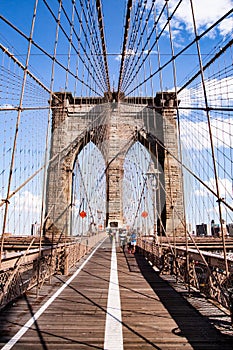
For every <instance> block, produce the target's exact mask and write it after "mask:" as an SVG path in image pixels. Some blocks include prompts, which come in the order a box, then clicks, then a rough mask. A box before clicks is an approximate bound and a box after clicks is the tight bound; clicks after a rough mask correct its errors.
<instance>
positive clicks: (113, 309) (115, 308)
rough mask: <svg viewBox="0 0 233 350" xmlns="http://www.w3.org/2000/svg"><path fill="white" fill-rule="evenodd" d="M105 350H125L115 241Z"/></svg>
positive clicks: (113, 243)
mask: <svg viewBox="0 0 233 350" xmlns="http://www.w3.org/2000/svg"><path fill="white" fill-rule="evenodd" d="M104 349H105V350H116V349H117V350H123V333H122V319H121V300H120V290H119V282H118V273H117V256H116V244H115V240H114V239H113V242H112V258H111V272H110V282H109V289H108V305H107V315H106V323H105V337H104Z"/></svg>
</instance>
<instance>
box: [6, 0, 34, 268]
mask: <svg viewBox="0 0 233 350" xmlns="http://www.w3.org/2000/svg"><path fill="white" fill-rule="evenodd" d="M37 5H38V0H35V5H34V12H33V17H32V24H31V31H30V36H29V38H28V49H27V56H26V64H25V68H24V74H23V81H22V87H21V93H20V100H19V107H18V114H17V120H16V125H15V135H14V143H13V150H12V155H11V164H10V173H9V178H8V186H7V195H6V199H5V212H4V217H3V226H2V236H1V248H0V266H1V261H2V252H3V246H4V238H5V228H6V221H7V215H8V207H9V195H10V189H11V182H12V174H13V168H14V162H15V153H16V147H17V139H18V131H19V125H20V119H21V113H22V107H23V99H24V91H25V86H26V81H27V70H28V66H29V59H30V53H31V46H32V37H33V33H34V25H35V19H36V13H37Z"/></svg>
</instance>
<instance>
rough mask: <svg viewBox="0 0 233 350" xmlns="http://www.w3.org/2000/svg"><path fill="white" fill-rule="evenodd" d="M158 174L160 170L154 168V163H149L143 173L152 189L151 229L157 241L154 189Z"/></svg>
mask: <svg viewBox="0 0 233 350" xmlns="http://www.w3.org/2000/svg"><path fill="white" fill-rule="evenodd" d="M159 174H161V172H160V171H159V170H158V169H155V168H154V164H153V163H150V165H149V169H148V172H147V173H146V174H145V175H146V177H147V179H148V180H149V185H150V187H151V189H152V193H153V196H152V206H153V217H154V227H153V231H154V240H156V241H157V217H158V211H157V207H156V205H155V203H156V200H157V194H156V191H157V190H158V188H159V180H158V176H159Z"/></svg>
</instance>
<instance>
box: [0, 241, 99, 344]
mask: <svg viewBox="0 0 233 350" xmlns="http://www.w3.org/2000/svg"><path fill="white" fill-rule="evenodd" d="M105 239H106V238H104V240H105ZM104 240H102V241H101V243H100V244H98V245H97V247H96V248H95V249H94V250H93V252H91V254H90V255H89V256H88V258H87V259H86V260H85V261H84V262H83V263H82V265H81V266H79V267H78V269H77V270H76V271H75V273H74V274H73V275H72V276H71V277H70V278H69V279H68V280H67V281H66V282H64V284H63V285H62V286H61V287H60V288H59V289H58V290H57V291H56V293H54V294H53V295H52V296H51V297H50V298H49V299H48V300H47V301H46V303H45V304H44V305H43V306H41V308H40V309H39V310H38V311H37V312H36V313H35V315H34V316H33V317H32V318H30V319H29V320H28V321H27V322H26V323H25V324H24V326H23V327H22V328H21V329H20V330H19V331H18V332H17V333H16V334H15V336H14V337H13V338H11V339H10V340H9V341H8V342H7V343H6V344H5V345H4V346H3V347H2V349H1V350H10V349H12V347H13V346H14V345H15V344H16V343H17V342H18V341H19V340H20V338H21V337H22V336H23V335H24V334H25V333H26V332H27V331H28V329H29V328H30V327H31V326H32V325H33V323H35V321H36V320H37V319H38V318H39V317H40V316H41V315H42V314H43V312H44V311H45V310H46V309H47V308H48V307H49V306H50V305H51V304H52V303H53V301H54V300H55V299H56V298H57V297H58V296H59V295H60V294H61V293H62V291H63V290H64V289H65V288H66V287H67V286H68V285H69V284H70V283H71V282H72V281H73V279H74V278H75V277H76V276H77V275H78V274H79V272H81V270H82V269H83V268H84V266H85V265H86V264H87V262H88V261H89V260H90V259H91V257H92V256H93V255H94V253H95V252H96V250H97V249H98V248H99V247H100V246H101V244H102V243H103V241H104Z"/></svg>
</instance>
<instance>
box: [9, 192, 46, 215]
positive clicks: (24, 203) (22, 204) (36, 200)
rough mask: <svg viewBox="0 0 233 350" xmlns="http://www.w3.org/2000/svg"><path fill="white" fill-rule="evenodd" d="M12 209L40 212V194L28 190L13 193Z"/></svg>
mask: <svg viewBox="0 0 233 350" xmlns="http://www.w3.org/2000/svg"><path fill="white" fill-rule="evenodd" d="M14 207H15V208H14V210H16V211H17V210H18V211H21V210H22V209H23V210H24V211H25V212H30V213H36V214H40V212H41V196H38V195H35V194H33V193H31V192H29V191H24V192H22V193H20V194H19V193H17V194H16V195H15V204H14Z"/></svg>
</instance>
